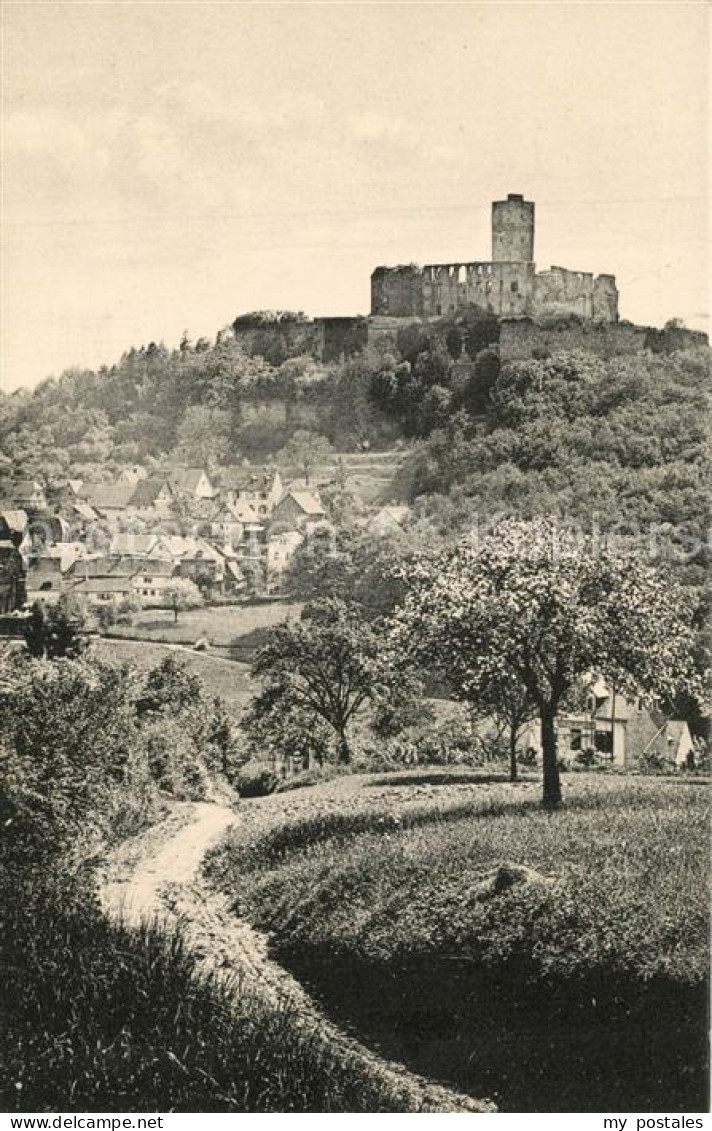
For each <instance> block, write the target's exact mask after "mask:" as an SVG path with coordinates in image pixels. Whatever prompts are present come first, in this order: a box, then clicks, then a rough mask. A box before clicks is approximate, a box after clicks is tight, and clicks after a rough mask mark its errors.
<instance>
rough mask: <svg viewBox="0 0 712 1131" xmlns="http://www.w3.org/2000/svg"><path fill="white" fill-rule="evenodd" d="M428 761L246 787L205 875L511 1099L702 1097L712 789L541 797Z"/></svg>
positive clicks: (277, 949)
mask: <svg viewBox="0 0 712 1131" xmlns="http://www.w3.org/2000/svg"><path fill="white" fill-rule="evenodd" d="M428 776H429V775H423V774H417V773H416V774H414V775H413V777H412V780H411V782H410V783H409V784H407V783H406V784H403V783H404V781H405V779H407V775H405V778H404V775H400V776H399V780H400V781H401V783H402V784H400V785H389V784H388V779H387V778H380V779H373V778H371V779H368V778H365V779H361V781H360V782H358V781H355V780H354V779H340V780H337V781H335V782H332V783H329V784H328V785H325V786H320V787H317V788H316V789H312V790H309V791H305V793H306V794H307V796H303V797H301V798H296V797H295V795H287V797H274V798H269V799H265V800H263V801H261V802H259V803H255V802H252V803H247V804H246V805H245V806H244V811H245V815H246V819H245V822H244V824H243V825H242V827H241V828H238V829H237V830H236V831H235V832H234V834H233V835H232V837H231V839H230V841H229V842H228V844H227V845H226V846H224V847H223V848H222V849H221V850H220V851H219V852H218V853H217V854H216V855H214V856H213V858H212V860H211V861H210V863H209V871H210V874H211V875H212V877H213V879H214V882H216V883H218V884H219V885H220V886H221V887H222V888H223V889H224V890H226V891H228V892H230V893H231V894H232V895H233V896H234V898H235V905H236V908H237V909H238V910H239V912H240V913H241V914H243V915H246V916H247V917H248V918H249V919H250V920H251V921H252V922H253V923H254V924H255V925H257V926H258V927H261V928H262V929H264V930H266V931H268V932H269V937H270V941H271V946H272V948H273V951H274V954H275V956H276V957H277V958H278V959H279V960H280V961H282V962H283V963H284V964H285V965H287V966H288V967H289V968H290V969H291V970H292V971H293V972H294V973H295V974H297V975H298V976H299V977H300V978H302V980H304V981H305V982H306V983H307V984H308V985H309V986H310V987H311V988H312V989H313V991H314V992H315V993H316V994H317V995H318V996H319V997H321V998H322V999H323V1001H324V1002H325V1003H326V1005H327V1007H328V1009H329V1010H330V1011H331V1012H332V1013H333V1014H334V1016H335V1017H337V1018H338V1019H339V1020H341V1021H342V1022H345V1023H348V1024H351V1025H354V1026H356V1028H357V1030H358V1031H359V1032H360V1033H361V1035H362V1036H364V1037H365V1039H367V1040H371V1041H373V1042H376V1043H378V1044H379V1046H380V1047H382V1048H384V1050H385V1051H386V1053H387V1054H388V1055H390V1056H393V1057H396V1058H401V1059H403V1060H404V1061H406V1062H407V1063H409V1065H410V1066H411V1067H414V1068H416V1069H417V1070H420V1071H426V1070H427V1071H429V1072H430V1073H431V1074H437V1075H439V1076H440V1077H441V1078H443V1079H446V1080H452V1081H454V1082H455V1083H456V1084H457V1085H458V1086H459V1087H462V1088H464V1089H465V1090H467V1091H469V1092H470V1093H471V1094H472V1095H476V1096H489V1097H490V1098H493V1099H494V1100H495V1102H496V1103H497V1104H498V1106H499V1107H500V1108H501V1109H502V1110H510V1111H536V1110H539V1111H557V1110H561V1111H584V1110H589V1111H599V1110H609V1109H612V1108H617V1109H620V1110H627V1111H630V1110H652V1111H655V1110H663V1109H666V1110H667V1109H672V1108H678V1107H679V1109H680V1110H685V1111H699V1110H705V1104H706V1100H707V1090H706V1056H707V1052H706V1050H707V1044H706V1014H707V990H706V974H707V961H708V907H707V904H708V890H709V889H708V879H709V877H708V859H707V844H708V838H707V828H708V826H707V819H708V794H707V789H706V788H705V787H704V786H699V785H693V784H683V783H677V782H660V781H655V780H652V779H643V778H618V777H616V778H611V779H608V778H601V777H600V776H596V777H595V778H594V777H593V776H591V777H588V776H586V775H576V776H573V775H572V776H571V777H570V778H567V780H566V797H567V805H566V807H565V808H564V809H563V810H562V811H561V812H558V813H554V814H550V813H546V812H544V811H543V810H542V809H541V808H540V805H539V789H540V786H539V785H538V784H536V783H523V784H522V785H519V786H511V785H509V784H505V783H500V782H496V781H491V780H489V781H488V780H487V777H486V776H485V775H483V776H482V777H481V778H480V780H479V781H472V782H470V783H465V784H459V785H454V784H450V783H447V782H445V783H444V784H434V783H433V781H432V775H430V777H431V780H430V782H428ZM441 780H442V779H441ZM250 805H252V806H254V808H253V809H250ZM502 866H508V869H509V870H508V871H506V872H504V873H498V869H500V868H501V867H502ZM513 867H514V868H515V871H514V872H512V871H511V869H512V868H513ZM517 867H519V868H523V869H526V870H525V871H521V872H519V873H518V872H516V868H517ZM498 874H499V877H500V881H501V884H502V889H501V890H498V888H497V884H495V883H494V882H493V877H495V876H496V875H498ZM508 878H509V879H510V880H511V879H514V881H519V882H512V883H511V886H506V881H507V879H508Z"/></svg>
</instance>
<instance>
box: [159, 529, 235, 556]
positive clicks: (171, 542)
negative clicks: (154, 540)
mask: <svg viewBox="0 0 712 1131" xmlns="http://www.w3.org/2000/svg"><path fill="white" fill-rule="evenodd" d="M161 551H163V552H165V553H166V554H167V555H168V556H169V557H171V558H174V559H175V558H179V559H181V560H185V559H190V558H207V559H211V560H213V561H221V560H222V556H221V555H220V554H219V553H218V551H217V550H216V549H215V548H214V547H213V546H211V545H210V543H209V542H206V541H205V539H204V538H187V537H183V536H182V535H179V534H162V535H161V536H160V538H159V541H158V544H157V546H156V548H155V550H154V551H153V553H154V554H155V553H157V552H161Z"/></svg>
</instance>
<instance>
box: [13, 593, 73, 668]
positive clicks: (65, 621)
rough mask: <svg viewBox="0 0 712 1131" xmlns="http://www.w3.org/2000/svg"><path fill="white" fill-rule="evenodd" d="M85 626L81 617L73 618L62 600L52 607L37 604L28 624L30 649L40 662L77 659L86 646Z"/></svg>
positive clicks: (26, 628)
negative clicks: (64, 658)
mask: <svg viewBox="0 0 712 1131" xmlns="http://www.w3.org/2000/svg"><path fill="white" fill-rule="evenodd" d="M81 627H82V622H81V618H80V617H78V616H73V615H71V614H70V613H69V611H68V609H67V608H66V607H65V604H64V603H63V602H62V601H60V602H58V603H57V604H56V605H49V606H46V605H43V604H41V603H40V602H39V601H35V603H34V605H33V606H32V609H31V610H30V615H29V617H28V618H27V621H26V622H25V643H26V645H27V650H28V652H29V653H30V655H31V656H34V657H36V658H37V659H44V658H45V657H46V658H47V659H48V660H57V659H60V658H62V657H69V658H70V659H74V658H76V657H77V656H79V655H80V654H81V652H82V651H83V649H84V646H85V641H84V639H83V638H82V636H81V635H80V631H81Z"/></svg>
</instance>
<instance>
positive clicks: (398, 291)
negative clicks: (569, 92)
mask: <svg viewBox="0 0 712 1131" xmlns="http://www.w3.org/2000/svg"><path fill="white" fill-rule="evenodd" d="M467 306H476V307H479V308H480V309H481V310H484V311H487V312H488V313H489V314H494V315H496V316H497V317H498V318H508V317H509V318H517V317H520V318H521V317H530V318H536V317H539V316H544V315H567V314H577V315H578V316H579V317H581V318H584V319H587V320H591V321H595V322H617V321H618V289H617V287H616V280H615V276H614V275H597V276H595V277H594V275H593V274H592V273H591V272H590V271H571V270H570V269H568V268H566V267H551V268H550V270H548V271H539V272H537V270H536V265H535V263H534V204H533V202H532V201H530V200H525V199H524V197H523V196H520V195H519V194H518V193H509V195H508V196H507V199H506V200H495V201H494V202H493V204H492V258H491V260H460V261H459V262H457V263H431V264H427V265H426V266H424V267H417V266H414V265H413V264H410V265H409V266H407V267H377V268H376V269H375V271H374V272H373V273H372V275H371V316H372V317H381V318H441V317H446V316H448V315H451V314H455V313H456V312H457V311H458V310H461V309H463V308H464V307H467Z"/></svg>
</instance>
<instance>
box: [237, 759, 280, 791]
mask: <svg viewBox="0 0 712 1131" xmlns="http://www.w3.org/2000/svg"><path fill="white" fill-rule="evenodd" d="M234 785H235V789H236V790H237V792H238V793H239V795H240V797H267V795H268V794H270V793H274V791H275V790H276V788H277V786H278V785H279V778H278V777H277V775H276V774H275V772H274V770H271V769H270V768H269V766H265V765H264V764H263V763H260V762H248V763H247V764H246V765H245V766H243V767H242V769H241V770H240V772H239V774H238V775H237V778H236V779H235V782H234Z"/></svg>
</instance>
